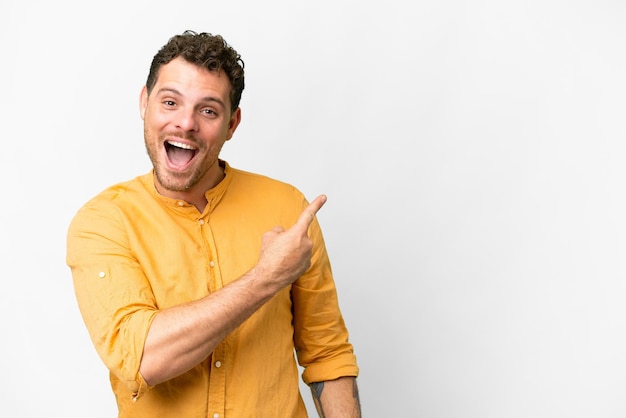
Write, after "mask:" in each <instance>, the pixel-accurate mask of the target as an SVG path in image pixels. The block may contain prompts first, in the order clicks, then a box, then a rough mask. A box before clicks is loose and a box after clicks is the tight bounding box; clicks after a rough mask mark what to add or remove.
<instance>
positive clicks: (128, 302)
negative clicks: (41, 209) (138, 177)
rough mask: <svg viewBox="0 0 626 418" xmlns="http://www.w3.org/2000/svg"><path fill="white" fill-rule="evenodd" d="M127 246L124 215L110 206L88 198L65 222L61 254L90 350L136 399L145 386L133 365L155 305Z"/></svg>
mask: <svg viewBox="0 0 626 418" xmlns="http://www.w3.org/2000/svg"><path fill="white" fill-rule="evenodd" d="M129 247H130V245H129V241H128V235H127V233H126V229H125V227H124V218H123V217H122V216H121V215H120V214H119V210H117V209H116V207H115V205H113V204H111V203H110V202H107V201H104V202H103V201H102V200H99V201H92V202H91V203H88V204H87V205H85V206H84V207H83V208H81V209H80V210H79V211H78V213H77V214H76V216H75V217H74V219H73V220H72V222H71V224H70V227H69V230H68V236H67V254H66V257H67V264H68V266H69V267H70V268H71V271H72V278H73V282H74V290H75V293H76V298H77V301H78V307H79V309H80V312H81V315H82V317H83V320H84V322H85V325H86V327H87V330H88V332H89V335H90V337H91V339H92V341H93V344H94V346H95V348H96V351H97V352H98V355H99V356H100V358H101V359H102V360H103V362H104V363H105V365H106V367H107V368H108V369H109V370H110V372H111V373H113V374H115V375H116V376H117V378H118V379H119V380H120V381H122V382H125V383H126V384H127V386H128V389H129V391H130V392H129V395H130V396H131V397H132V398H133V399H135V400H136V399H138V398H139V397H140V396H141V395H142V393H143V392H144V391H145V390H146V389H148V385H147V384H146V382H145V381H144V379H143V378H142V377H141V375H140V374H139V365H140V362H141V356H142V353H143V347H144V342H145V339H146V335H147V333H148V329H149V327H150V324H151V322H152V319H153V318H154V316H155V314H156V311H157V308H156V303H155V300H154V296H153V294H152V291H151V288H150V285H149V283H148V280H147V279H146V277H145V275H144V274H143V272H142V269H141V268H140V265H139V263H138V262H137V260H136V259H135V258H134V257H133V254H132V251H131V249H130V248H129Z"/></svg>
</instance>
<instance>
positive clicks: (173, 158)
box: [165, 141, 198, 167]
mask: <svg viewBox="0 0 626 418" xmlns="http://www.w3.org/2000/svg"><path fill="white" fill-rule="evenodd" d="M165 152H166V153H167V158H168V160H169V161H170V163H171V164H172V165H174V166H176V167H184V166H186V165H187V164H189V162H190V161H191V160H192V159H193V157H194V156H195V155H196V153H197V152H198V149H197V148H194V147H192V146H191V145H187V144H183V143H182V142H177V141H165Z"/></svg>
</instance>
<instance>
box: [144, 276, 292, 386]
mask: <svg viewBox="0 0 626 418" xmlns="http://www.w3.org/2000/svg"><path fill="white" fill-rule="evenodd" d="M259 276H262V273H261V272H259V271H258V270H256V269H253V270H251V271H250V272H248V273H247V274H246V275H244V276H242V277H241V278H239V279H238V280H236V281H234V282H232V283H230V284H229V285H228V286H225V287H224V288H222V289H220V290H219V291H217V292H215V293H212V294H210V295H208V296H207V297H205V298H203V299H200V300H198V301H194V302H191V303H187V304H184V305H179V306H175V307H172V308H169V309H164V310H162V311H160V312H159V313H158V314H157V315H156V316H155V318H154V320H153V322H152V324H151V326H150V329H149V331H148V335H147V337H146V342H145V344H144V350H143V355H142V359H141V365H140V369H139V371H140V372H141V374H142V376H143V378H144V379H145V380H146V382H148V384H150V385H156V384H158V383H161V382H164V381H167V380H169V379H171V378H174V377H176V376H179V375H181V374H183V373H185V372H186V371H188V370H190V369H191V368H193V367H194V366H196V365H197V364H199V363H200V362H202V361H203V360H204V359H206V358H207V357H208V356H209V355H210V354H211V353H212V352H213V350H214V349H215V347H216V346H217V345H218V344H219V343H220V342H221V341H222V340H223V339H224V338H225V337H226V336H227V335H228V334H229V333H231V332H232V331H233V330H234V329H235V328H236V327H237V326H239V325H240V324H241V323H242V322H243V321H245V320H246V319H247V318H249V317H250V315H252V314H253V313H254V312H255V311H256V310H258V309H259V308H260V307H261V306H262V305H263V304H264V303H265V302H267V301H268V300H269V299H270V298H271V297H272V296H273V295H274V294H275V293H276V292H277V291H278V290H280V288H281V287H282V286H281V285H277V284H269V283H268V282H267V281H266V280H262V279H261V278H260V277H259Z"/></svg>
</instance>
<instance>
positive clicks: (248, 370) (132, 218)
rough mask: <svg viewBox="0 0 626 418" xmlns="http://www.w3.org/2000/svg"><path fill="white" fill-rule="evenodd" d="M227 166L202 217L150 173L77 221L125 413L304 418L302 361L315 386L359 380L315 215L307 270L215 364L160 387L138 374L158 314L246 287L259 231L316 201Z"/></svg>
mask: <svg viewBox="0 0 626 418" xmlns="http://www.w3.org/2000/svg"><path fill="white" fill-rule="evenodd" d="M222 164H223V166H224V167H225V177H224V179H223V180H222V181H221V182H220V183H219V184H218V185H217V186H216V187H214V188H213V189H211V190H209V191H207V193H206V198H207V201H208V204H207V205H206V208H205V209H204V211H203V212H202V213H200V212H199V211H198V210H197V209H196V208H195V206H193V205H191V204H189V203H187V202H185V201H182V200H176V199H171V198H167V197H164V196H161V195H160V194H158V193H157V192H156V189H155V185H154V174H153V172H152V171H151V172H149V173H147V174H144V175H142V176H139V177H137V178H135V179H133V180H131V181H128V182H125V183H121V184H117V185H114V186H112V187H109V188H107V189H106V190H104V191H103V192H101V193H100V194H98V195H97V196H96V197H94V198H93V199H91V200H90V201H89V202H87V203H86V204H85V205H84V206H83V207H82V208H81V209H79V211H78V212H77V214H76V215H75V217H74V219H73V220H72V223H71V225H70V228H69V231H68V241H67V263H68V265H69V266H70V267H71V271H72V276H73V280H74V289H75V292H76V297H77V301H78V305H79V308H80V311H81V314H82V317H83V320H84V322H85V324H86V326H87V329H88V331H89V334H90V337H91V339H92V341H93V343H94V346H95V348H96V351H97V352H98V354H99V356H100V358H101V359H102V360H103V362H104V363H105V365H106V366H107V368H108V369H109V370H110V380H111V386H112V389H113V392H114V394H115V396H116V399H117V404H118V408H119V412H120V415H119V416H120V417H122V418H123V417H132V418H141V417H150V418H155V417H177V418H184V417H228V418H234V417H278V416H280V417H305V416H306V411H305V407H304V403H303V401H302V398H301V395H300V393H299V385H298V379H299V376H298V367H297V363H296V359H297V361H298V362H299V364H300V365H301V366H302V367H303V370H304V372H303V375H302V378H303V380H304V381H305V382H306V383H311V382H318V381H325V380H332V379H336V378H338V377H341V376H357V374H358V366H357V363H356V358H355V356H354V353H353V347H352V345H351V343H350V342H349V341H348V332H347V329H346V327H345V324H344V320H343V318H342V315H341V312H340V309H339V306H338V301H337V294H336V288H335V284H334V279H333V276H332V272H331V266H330V262H329V259H328V255H327V252H326V248H325V245H324V240H323V237H322V232H321V229H320V226H319V224H318V222H317V220H313V222H312V224H311V226H310V228H309V236H310V238H311V240H312V241H313V245H314V247H313V256H312V264H311V267H310V269H309V270H308V271H307V272H306V273H305V274H303V275H302V276H301V277H300V278H299V279H298V280H297V281H296V282H294V284H292V285H291V286H288V287H286V288H284V289H283V290H281V291H280V292H278V293H277V294H276V295H275V296H274V297H273V298H272V299H270V300H269V301H268V302H267V303H266V304H265V305H263V306H262V307H261V308H260V309H259V310H258V311H256V312H255V313H254V314H253V315H252V316H251V317H250V318H249V319H247V320H246V321H245V322H244V323H243V324H241V325H240V326H239V327H238V328H236V329H235V330H234V331H233V332H232V333H231V334H230V335H228V336H227V337H226V338H225V339H224V340H223V341H222V342H221V343H220V344H219V345H218V346H217V347H216V348H215V350H214V351H213V353H212V354H211V355H210V356H209V357H208V358H207V359H205V360H204V361H203V362H201V363H200V364H198V365H197V366H196V367H194V368H193V369H191V370H190V371H188V372H186V373H184V374H182V375H181V376H178V377H176V378H173V379H171V380H169V381H167V382H164V383H161V384H158V385H155V386H154V387H149V386H148V385H147V383H146V382H145V380H144V379H143V377H142V376H141V374H140V373H139V365H140V362H141V356H142V352H143V346H144V343H145V339H146V335H147V333H148V329H149V327H150V324H151V322H152V320H153V319H154V316H155V315H156V314H157V313H158V312H159V310H161V309H165V308H168V307H172V306H176V305H179V304H183V303H187V302H190V301H194V300H198V299H201V298H203V297H205V296H206V295H208V294H209V293H212V292H216V291H219V289H221V288H222V287H224V286H225V285H227V284H228V283H230V282H232V281H233V280H237V278H239V277H241V276H242V275H243V274H244V273H246V272H247V271H248V270H250V268H252V267H253V266H254V265H255V263H256V262H257V260H258V257H259V252H260V248H261V236H262V234H263V233H265V232H266V231H268V230H270V229H272V228H273V227H274V226H277V225H279V226H282V227H284V228H288V227H290V226H291V225H293V224H294V223H295V221H296V219H297V218H298V216H299V215H300V213H301V212H302V210H303V209H304V208H305V207H306V205H307V204H308V203H307V201H306V199H305V197H304V196H303V194H302V193H301V192H300V191H298V190H297V189H296V188H294V187H293V186H291V185H289V184H286V183H283V182H280V181H277V180H274V179H270V178H268V177H265V176H261V175H257V174H253V173H248V172H244V171H241V170H236V169H233V168H231V167H230V166H229V165H228V164H227V163H225V162H222ZM294 353H295V356H294Z"/></svg>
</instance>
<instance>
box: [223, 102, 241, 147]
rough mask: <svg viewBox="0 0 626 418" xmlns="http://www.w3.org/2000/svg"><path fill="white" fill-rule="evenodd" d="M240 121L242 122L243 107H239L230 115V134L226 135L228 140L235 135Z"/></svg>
mask: <svg viewBox="0 0 626 418" xmlns="http://www.w3.org/2000/svg"><path fill="white" fill-rule="evenodd" d="M239 122H241V108H240V107H238V108H237V109H236V110H235V111H234V112H233V114H232V115H231V116H230V121H229V122H228V134H227V136H226V140H227V141H228V140H229V139H230V138H232V137H233V134H234V133H235V130H236V129H237V126H239Z"/></svg>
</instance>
